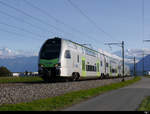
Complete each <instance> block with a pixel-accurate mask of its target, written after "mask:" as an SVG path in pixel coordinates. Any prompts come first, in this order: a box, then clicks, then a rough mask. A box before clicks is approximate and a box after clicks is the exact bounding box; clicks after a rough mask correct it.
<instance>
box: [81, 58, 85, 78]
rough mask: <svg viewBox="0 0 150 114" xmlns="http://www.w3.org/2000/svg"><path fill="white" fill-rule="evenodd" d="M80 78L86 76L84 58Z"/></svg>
mask: <svg viewBox="0 0 150 114" xmlns="http://www.w3.org/2000/svg"><path fill="white" fill-rule="evenodd" d="M82 76H83V77H85V76H86V67H85V57H82Z"/></svg>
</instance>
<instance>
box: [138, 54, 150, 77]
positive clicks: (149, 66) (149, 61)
mask: <svg viewBox="0 0 150 114" xmlns="http://www.w3.org/2000/svg"><path fill="white" fill-rule="evenodd" d="M143 64H144V71H146V72H147V71H150V55H147V56H146V57H144V59H143V58H142V59H141V60H140V61H139V62H138V63H137V64H136V72H137V74H138V75H142V74H143Z"/></svg>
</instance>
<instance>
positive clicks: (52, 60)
mask: <svg viewBox="0 0 150 114" xmlns="http://www.w3.org/2000/svg"><path fill="white" fill-rule="evenodd" d="M124 68H125V72H124V75H126V76H128V75H130V69H129V67H128V66H127V65H125V66H124ZM122 69H123V68H122V60H121V59H118V58H117V57H114V56H113V55H111V54H106V53H104V52H102V51H96V50H93V49H91V48H89V47H86V46H85V45H81V44H78V43H75V42H73V41H70V40H66V39H62V38H58V37H55V38H53V39H48V40H47V41H45V43H44V44H43V45H42V47H41V49H40V52H39V63H38V72H39V74H40V75H41V76H42V78H43V79H44V80H45V81H47V82H50V81H52V80H55V79H56V78H69V79H71V80H74V81H75V80H79V79H86V78H100V79H102V78H109V77H121V76H123V75H122Z"/></svg>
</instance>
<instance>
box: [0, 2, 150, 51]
mask: <svg viewBox="0 0 150 114" xmlns="http://www.w3.org/2000/svg"><path fill="white" fill-rule="evenodd" d="M0 1H1V2H3V3H6V4H7V6H6V5H4V4H2V3H1V2H0V48H2V47H7V48H10V49H14V50H24V51H31V52H37V53H38V51H39V49H40V47H41V45H42V44H43V42H44V41H45V40H46V39H48V38H52V37H55V36H58V37H62V38H66V39H70V40H72V41H75V42H78V43H81V44H83V43H87V44H89V43H90V44H91V45H92V46H93V48H94V49H97V48H101V49H103V50H106V51H108V52H114V51H116V50H120V49H121V48H120V47H117V46H112V50H110V48H109V47H108V46H106V45H104V43H109V42H121V41H122V40H123V41H125V49H136V48H137V49H141V48H150V46H149V45H150V44H149V43H143V42H142V40H143V39H150V26H149V25H150V22H149V20H150V15H149V11H150V7H149V5H150V1H149V0H144V3H145V4H144V23H145V24H144V38H143V35H142V31H143V29H142V26H143V25H142V1H143V0H71V1H72V2H73V3H74V4H76V5H77V6H78V7H79V8H80V9H81V10H82V11H83V12H84V13H85V14H86V15H87V16H88V17H89V18H90V19H92V20H93V21H94V22H95V23H96V24H97V26H98V27H99V28H101V29H103V30H104V31H105V32H106V33H107V34H105V33H104V32H102V31H100V30H99V29H97V27H96V26H94V25H93V24H92V23H90V22H89V21H88V20H87V18H85V17H84V16H83V15H82V14H81V13H80V12H79V11H78V10H77V9H75V8H74V7H73V6H72V5H71V4H70V3H69V2H68V0H0ZM25 1H26V2H25ZM28 2H29V3H30V4H34V5H35V6H37V7H38V8H40V9H42V10H44V11H45V12H47V13H48V14H49V15H51V16H53V17H54V18H55V19H57V20H54V19H52V18H51V17H49V16H48V15H45V14H44V13H41V12H40V11H39V10H37V9H36V8H34V7H32V6H30V5H29V4H28ZM8 5H10V6H11V7H13V8H17V10H18V9H19V10H20V11H22V12H25V14H28V16H27V15H24V14H23V13H21V12H18V11H16V10H15V9H12V8H10V6H9V7H8ZM12 16H13V17H12ZM29 16H32V17H29ZM61 23H64V24H61ZM77 31H80V32H77ZM108 34H109V35H111V37H110V36H109V35H108Z"/></svg>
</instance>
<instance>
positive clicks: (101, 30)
mask: <svg viewBox="0 0 150 114" xmlns="http://www.w3.org/2000/svg"><path fill="white" fill-rule="evenodd" d="M67 1H68V3H69V4H70V5H71V6H72V7H74V8H75V9H76V10H78V12H79V13H80V14H81V15H83V16H84V17H85V18H86V19H87V20H88V21H89V22H90V23H91V24H93V25H94V26H95V27H96V28H97V29H98V30H99V31H100V32H102V33H104V34H105V35H107V36H108V37H109V38H110V39H114V38H113V37H112V35H110V34H109V33H107V32H106V31H104V30H103V29H102V28H101V27H99V26H98V25H97V24H96V22H95V21H93V20H92V19H91V18H90V17H89V16H88V15H86V14H85V13H84V12H83V11H82V10H81V9H80V8H79V7H78V6H77V5H76V4H74V3H73V2H72V1H71V0H67Z"/></svg>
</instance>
